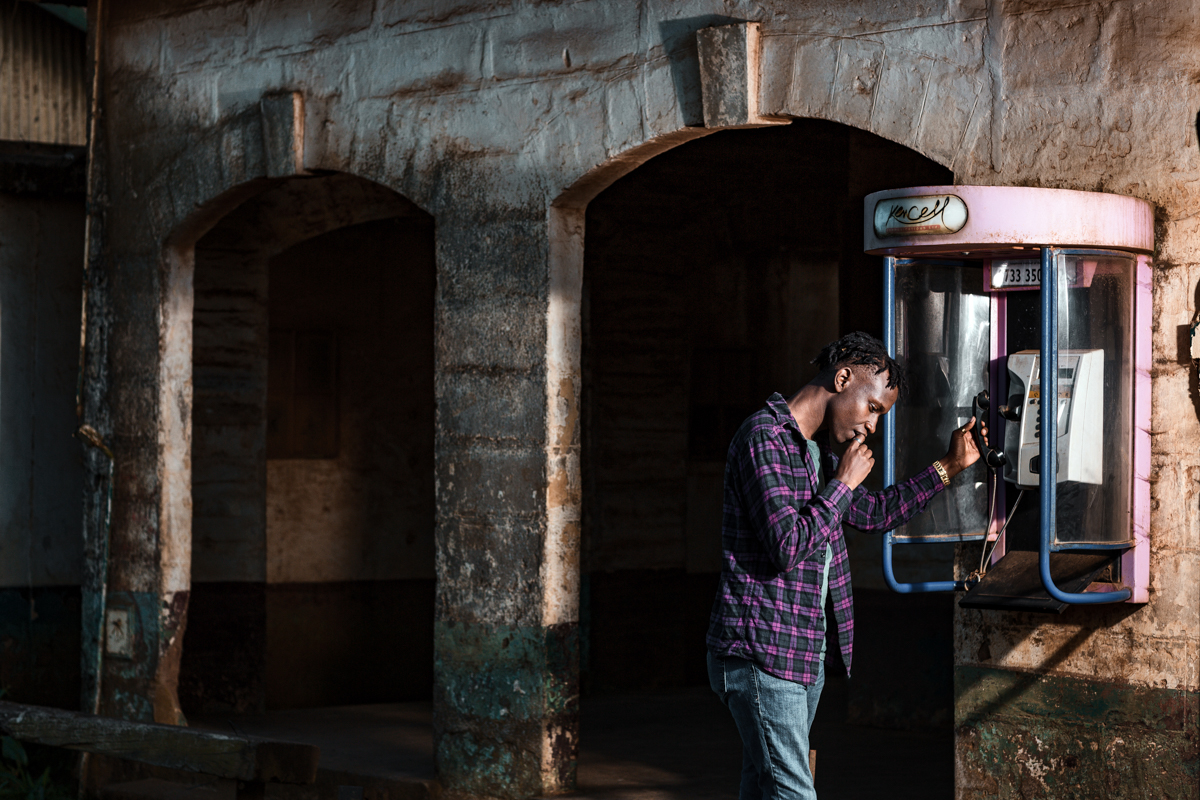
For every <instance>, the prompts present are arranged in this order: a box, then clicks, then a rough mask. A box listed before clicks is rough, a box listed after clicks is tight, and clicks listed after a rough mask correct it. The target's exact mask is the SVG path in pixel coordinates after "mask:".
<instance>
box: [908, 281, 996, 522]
mask: <svg viewBox="0 0 1200 800" xmlns="http://www.w3.org/2000/svg"><path fill="white" fill-rule="evenodd" d="M981 267H982V263H980V262H960V261H936V260H926V259H911V260H910V259H905V260H897V262H896V315H895V325H896V331H895V334H896V340H895V341H896V356H897V358H898V360H899V361H900V363H901V364H903V365H904V366H905V368H906V370H907V372H908V383H909V387H908V396H907V397H906V398H905V399H904V400H903V401H902V402H900V403H898V404H897V405H896V412H895V425H896V477H897V478H898V479H901V480H903V479H904V478H907V477H908V476H910V475H912V474H914V473H916V472H919V471H920V470H923V469H925V468H926V467H928V466H929V465H930V464H931V463H933V462H934V460H936V459H938V458H940V457H942V456H943V455H945V453H946V444H947V443H948V442H949V441H950V435H951V433H953V432H954V430H955V428H959V427H961V426H962V425H964V424H966V422H967V421H968V420H969V419H970V418H971V416H972V414H973V412H972V408H971V401H972V399H973V398H974V397H975V395H976V394H978V393H979V392H980V391H981V390H983V389H986V388H987V386H988V366H989V360H990V359H989V353H990V347H989V337H990V326H991V322H990V314H991V298H990V297H989V295H988V294H986V293H985V292H984V285H983V270H982V269H981ZM990 491H991V487H990V486H989V484H988V475H987V471H986V469H985V468H984V467H983V465H978V466H973V467H971V468H970V469H968V470H967V471H965V472H964V473H963V474H962V475H960V476H959V477H958V478H957V479H956V480H955V481H954V482H953V483H951V485H950V487H949V488H948V489H947V490H946V491H944V492H940V493H939V494H938V495H937V496H936V497H935V498H934V499H933V500H932V501H931V502H930V504H929V506H928V508H927V509H926V513H924V514H921V515H919V516H917V517H915V518H913V519H912V520H911V521H910V522H909V523H908V524H907V525H904V526H902V527H901V528H899V529H898V530H896V531H895V533H894V540H895V541H896V542H897V543H904V542H910V543H918V542H961V541H970V540H973V539H981V538H983V537H984V536H985V535H986V532H987V530H988V527H989V525H988V518H987V512H988V505H989V492H990Z"/></svg>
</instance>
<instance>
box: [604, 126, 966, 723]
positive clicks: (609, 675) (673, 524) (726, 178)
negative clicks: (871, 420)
mask: <svg viewBox="0 0 1200 800" xmlns="http://www.w3.org/2000/svg"><path fill="white" fill-rule="evenodd" d="M952 182H953V175H952V174H951V173H950V172H949V171H948V170H946V169H944V168H943V167H941V166H939V165H937V164H935V163H933V162H932V161H929V160H928V159H926V158H924V157H922V156H921V155H919V154H917V153H915V152H913V151H911V150H908V149H907V148H904V147H901V146H899V145H896V144H894V143H892V142H889V141H887V140H884V139H882V138H880V137H877V136H874V135H872V134H868V133H865V132H862V131H859V130H856V129H853V128H850V127H846V126H843V125H839V124H836V123H831V122H824V121H819V120H796V121H795V122H793V123H792V124H791V125H787V126H782V127H778V128H767V129H758V130H744V131H728V132H722V133H717V134H714V135H712V136H709V137H706V138H703V139H700V140H698V141H695V142H692V143H689V144H686V145H683V146H681V147H679V148H677V149H675V150H672V151H669V152H667V153H666V154H664V155H661V156H658V157H656V158H654V159H652V160H651V161H649V162H647V163H646V164H644V165H643V166H641V167H639V168H638V169H637V170H635V171H634V172H632V173H630V174H629V175H628V176H626V177H624V178H622V179H621V180H619V181H617V182H616V183H615V184H614V185H612V186H611V187H609V188H608V189H607V190H605V191H604V192H602V193H601V194H600V195H599V196H598V197H597V198H596V199H595V200H594V201H592V203H591V204H590V205H589V207H588V210H587V225H586V231H587V234H586V235H587V239H586V253H585V268H584V312H583V315H584V320H583V321H584V355H583V370H584V396H583V401H584V419H585V425H584V433H583V437H584V438H583V474H584V501H583V502H584V506H583V515H584V523H583V530H584V540H583V541H584V544H583V554H582V563H583V573H584V578H583V587H584V589H583V595H584V596H583V603H582V615H581V616H582V623H583V629H584V642H585V644H584V652H583V686H584V690H585V692H586V693H590V694H593V695H594V694H602V693H611V692H625V691H640V690H650V689H663V688H669V687H682V686H703V685H705V684H706V683H707V677H706V673H705V667H704V653H705V644H704V638H705V632H706V630H707V625H708V617H709V612H710V610H711V607H712V601H713V595H714V591H715V587H716V580H717V575H718V573H719V570H720V526H721V505H722V492H721V488H722V479H723V470H724V461H725V450H726V448H727V447H728V444H729V441H730V439H731V437H732V435H733V433H734V431H735V430H736V428H737V426H738V425H739V424H740V423H741V422H742V420H743V419H745V417H746V416H748V415H749V414H750V413H752V412H753V411H755V410H757V409H758V408H761V407H762V405H763V404H764V403H765V401H766V399H767V397H768V396H769V395H770V394H771V393H772V392H775V391H778V392H780V393H782V394H784V395H785V396H786V395H787V394H789V393H790V392H794V391H795V390H796V389H798V388H799V387H800V386H802V385H803V384H804V383H805V382H807V381H808V380H809V379H811V377H813V375H814V374H815V368H814V367H813V365H812V364H811V363H810V362H811V359H812V358H813V357H814V356H815V355H816V354H817V352H818V350H819V349H820V348H821V347H822V346H823V345H824V344H825V343H827V342H828V341H831V340H832V339H835V338H836V337H837V336H838V335H840V334H841V333H844V332H848V331H853V330H865V331H867V332H869V333H872V334H874V335H877V336H878V335H880V333H881V330H880V326H881V322H882V291H881V281H882V277H881V273H880V263H879V259H877V258H873V257H868V256H865V255H864V254H863V252H862V248H863V237H862V231H863V228H862V226H863V221H862V220H863V198H864V197H865V196H866V195H867V194H869V193H870V192H873V191H877V190H880V189H885V188H894V187H898V186H916V185H937V184H949V183H952ZM875 444H876V447H877V446H878V443H875ZM876 473H878V470H876ZM873 477H874V479H875V480H876V487H875V488H878V481H879V475H878V474H875V475H874V476H873ZM848 540H849V543H850V547H851V559H852V570H853V573H854V578H855V597H856V607H857V615H856V620H857V625H856V627H857V635H856V650H855V676H856V677H855V685H854V691H853V692H852V694H851V696H850V699H849V704H850V715H851V717H857V719H858V720H859V721H862V722H867V723H871V724H880V725H900V726H909V725H912V726H922V725H935V726H936V725H949V723H950V716H949V713H950V709H951V696H950V695H951V671H950V669H951V614H952V606H951V601H952V598H948V597H938V598H932V599H929V598H920V599H916V600H913V599H911V598H905V599H903V600H898V599H897V598H896V597H895V596H894V595H891V593H890V592H888V591H887V590H886V588H885V587H884V584H883V581H882V578H881V577H880V569H879V561H880V558H879V539H878V538H877V537H875V536H868V535H865V534H851V535H849V536H848ZM952 557H953V552H952V550H948V549H947V550H941V551H935V550H933V549H931V550H928V551H925V552H921V553H916V552H911V553H903V554H901V557H900V558H901V559H903V560H901V561H899V562H898V567H897V569H898V570H910V571H911V570H914V569H915V570H919V569H944V570H949V569H951V568H952V566H951V560H952ZM908 574H911V572H910V573H908ZM905 604H907V605H905ZM833 650H834V651H836V648H833ZM833 658H835V659H836V658H837V657H836V656H833ZM897 660H899V662H901V663H903V664H905V665H906V667H914V668H915V672H916V674H918V675H920V676H921V678H920V679H919V680H911V675H912V674H913V673H912V672H905V670H896V669H895V666H896V663H897ZM872 665H874V666H872ZM839 669H840V666H838V667H831V670H830V671H831V672H836V671H838V670H839ZM896 673H899V675H908V676H909V677H908V678H903V679H902V678H900V677H899V675H896ZM893 675H895V677H889V676H893ZM905 682H907V684H908V685H905ZM843 696H845V695H843Z"/></svg>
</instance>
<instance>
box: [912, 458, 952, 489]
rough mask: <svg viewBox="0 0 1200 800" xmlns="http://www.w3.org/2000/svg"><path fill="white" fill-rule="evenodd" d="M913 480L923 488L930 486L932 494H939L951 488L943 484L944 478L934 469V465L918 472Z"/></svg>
mask: <svg viewBox="0 0 1200 800" xmlns="http://www.w3.org/2000/svg"><path fill="white" fill-rule="evenodd" d="M913 478H914V479H915V480H916V481H917V483H918V484H920V485H921V486H928V487H929V490H930V493H931V494H937V493H938V492H940V491H943V490H945V489H948V488H950V487H948V486H947V485H946V484H944V483H942V476H941V475H938V471H937V470H936V469H934V468H933V464H930V465H929V466H928V467H926V468H925V469H923V470H921V471H920V472H918V473H917V474H916V475H914V476H913ZM952 480H953V479H952Z"/></svg>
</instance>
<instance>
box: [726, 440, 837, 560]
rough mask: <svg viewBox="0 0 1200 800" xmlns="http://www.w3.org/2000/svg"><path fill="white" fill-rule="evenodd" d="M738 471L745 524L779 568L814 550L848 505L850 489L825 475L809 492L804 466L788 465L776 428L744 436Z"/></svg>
mask: <svg viewBox="0 0 1200 800" xmlns="http://www.w3.org/2000/svg"><path fill="white" fill-rule="evenodd" d="M739 472H740V476H739V484H740V486H741V495H742V501H743V504H744V507H745V509H746V512H747V514H748V516H749V521H750V525H751V527H752V528H753V530H754V532H755V535H756V536H757V537H758V540H759V542H760V543H761V545H762V546H763V548H764V550H765V551H766V552H767V554H768V555H769V556H770V558H771V561H772V563H773V564H774V565H775V567H776V568H777V569H779V570H780V571H781V572H788V571H790V570H792V569H794V568H795V567H796V565H797V564H799V563H800V562H801V561H803V560H804V559H806V558H808V557H810V556H812V555H813V554H814V553H816V552H818V551H819V548H822V547H824V546H825V545H826V544H828V542H829V540H830V537H832V536H833V535H834V533H835V532H836V531H838V530H840V529H841V521H842V517H843V516H844V515H845V514H846V511H847V510H848V509H849V508H850V501H851V497H852V495H851V492H850V489H849V488H848V487H847V486H846V485H845V484H844V483H842V482H841V481H836V480H831V481H829V483H828V484H827V485H826V486H825V488H824V490H822V492H821V493H820V494H818V495H816V496H814V497H811V498H810V497H809V495H808V487H809V485H810V484H811V476H810V475H809V472H808V469H807V467H805V466H800V467H798V468H797V467H793V465H792V462H791V458H790V457H789V453H788V449H787V446H786V444H785V443H784V442H782V441H781V440H780V439H779V437H778V434H777V433H776V432H774V431H770V430H760V431H756V432H755V433H753V434H752V435H751V436H750V437H749V440H748V442H747V449H746V452H745V457H744V458H743V459H742V463H741V467H740V470H739Z"/></svg>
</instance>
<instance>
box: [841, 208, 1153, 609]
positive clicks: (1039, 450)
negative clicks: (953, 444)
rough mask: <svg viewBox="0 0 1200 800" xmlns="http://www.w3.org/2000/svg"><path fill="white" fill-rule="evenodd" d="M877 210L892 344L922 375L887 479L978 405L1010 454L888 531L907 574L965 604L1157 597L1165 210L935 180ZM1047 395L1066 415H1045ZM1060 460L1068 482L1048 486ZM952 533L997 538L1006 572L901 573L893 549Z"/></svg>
mask: <svg viewBox="0 0 1200 800" xmlns="http://www.w3.org/2000/svg"><path fill="white" fill-rule="evenodd" d="M863 223H864V224H863V238H864V249H865V251H866V252H867V253H868V254H871V255H880V256H883V257H884V320H883V322H884V342H885V344H887V346H888V350H889V352H890V353H891V354H892V355H893V356H894V357H896V358H897V359H898V360H899V361H900V362H901V363H902V364H905V366H906V368H907V370H908V372H909V376H910V385H911V389H910V392H909V396H908V398H907V399H906V400H904V401H901V403H899V404H897V407H896V408H894V409H893V410H892V411H891V412H890V413H889V414H888V415H887V418H886V419H885V420H884V424H883V426H882V427H883V433H884V458H883V465H884V469H883V473H884V475H883V478H884V485H885V486H890V485H892V484H893V483H894V482H895V480H896V478H897V477H899V478H907V477H908V476H909V475H911V474H914V473H915V472H917V471H919V470H920V469H921V468H923V467H926V466H928V464H929V463H931V461H932V460H933V459H934V458H937V457H938V456H939V455H940V453H937V452H936V447H941V448H943V449H944V447H945V442H946V439H947V437H948V435H949V432H951V431H953V430H954V428H955V427H956V426H961V425H962V424H963V423H965V422H966V421H967V420H968V419H969V418H970V416H971V415H972V411H973V410H974V411H975V412H976V413H978V415H979V416H984V417H985V418H986V421H987V423H988V428H989V439H990V441H989V446H990V448H992V449H996V450H997V451H1000V452H1002V453H1003V457H998V458H999V460H1001V461H1003V460H1007V463H1006V465H1005V466H1003V468H998V469H996V470H995V471H994V473H993V471H991V470H988V469H987V468H986V467H984V466H982V465H979V466H972V467H971V468H968V470H966V471H964V472H963V473H962V474H961V475H960V476H958V478H957V479H956V480H955V482H954V483H952V484H951V486H950V487H948V488H947V489H946V490H945V491H944V492H941V493H939V496H938V497H935V498H934V500H933V501H932V502H931V503H930V506H929V507H928V508H927V510H926V512H925V513H924V514H922V515H919V516H918V517H917V518H915V519H913V520H911V521H910V522H909V523H908V524H906V525H905V526H903V527H902V528H900V529H897V530H896V531H892V532H889V533H887V534H885V535H884V537H883V547H884V553H883V556H884V558H883V562H884V577H885V579H886V580H887V582H888V584H889V586H891V587H892V589H894V590H895V591H899V592H905V593H907V592H923V591H953V590H964V589H969V590H970V591H969V592H968V594H967V596H966V598H964V600H963V601H962V604H963V605H964V606H972V605H974V606H976V607H983V608H1011V609H1027V610H1043V611H1062V610H1063V609H1064V608H1066V607H1067V606H1068V605H1069V604H1094V603H1100V602H1117V601H1126V602H1146V601H1147V600H1148V586H1149V514H1150V492H1149V472H1150V440H1149V428H1150V366H1151V348H1150V334H1151V313H1152V303H1151V295H1152V287H1151V274H1150V269H1151V265H1150V254H1151V253H1152V252H1153V248H1154V209H1153V207H1152V206H1151V205H1150V204H1149V203H1147V202H1146V201H1144V200H1140V199H1137V198H1133V197H1125V196H1121V195H1115V194H1107V193H1101V192H1081V191H1073V190H1065V189H1041V188H1033V187H1020V186H918V187H909V188H904V189H895V190H889V191H883V192H875V193H873V194H870V195H867V197H866V199H865V201H864V215H863ZM1055 362H1057V364H1058V369H1057V370H1045V371H1044V373H1045V374H1043V370H1041V368H1040V364H1042V363H1055ZM981 390H985V391H986V392H987V394H984V393H983V392H982V391H981ZM977 393H978V394H977ZM992 398H994V399H995V402H990V399H992ZM1042 398H1047V401H1046V402H1045V403H1044V404H1043V400H1042ZM976 402H982V403H984V404H987V405H985V406H984V409H985V410H984V411H982V412H981V411H978V409H979V406H977V405H975V403H976ZM1043 407H1047V408H1052V409H1056V413H1053V414H1048V415H1046V419H1043V415H1042V413H1041V410H1042V408H1043ZM1043 432H1048V433H1049V435H1048V436H1046V437H1045V438H1044V439H1043V438H1042V433H1043ZM934 440H938V441H937V444H936V445H934V444H932V442H934ZM1001 447H1002V448H1003V449H1002V451H1001ZM1046 465H1050V466H1052V468H1053V474H1055V475H1056V480H1054V481H1045V485H1044V486H1043V485H1042V477H1041V476H1042V475H1046V474H1048V473H1047V472H1046V470H1045V467H1046ZM1006 489H1007V491H1006ZM1027 494H1028V495H1030V499H1029V500H1028V501H1026V502H1025V506H1024V507H1023V508H1019V507H1018V506H1020V505H1021V502H1022V498H1023V497H1025V496H1026V495H1027ZM1014 501H1015V506H1014ZM1035 505H1036V508H1035V507H1033V506H1035ZM989 512H990V513H989ZM1006 522H1007V523H1008V525H1009V527H1007V528H1006V527H1005V523H1006ZM1035 536H1036V541H1034V537H1035ZM950 541H952V542H967V541H979V542H981V544H980V546H981V547H985V546H986V547H990V548H992V550H991V561H990V564H991V567H990V568H989V567H987V565H985V564H984V563H983V562H982V560H981V570H980V571H979V572H977V573H973V575H972V577H971V578H969V579H966V580H946V581H932V582H925V583H902V582H900V581H898V580H897V579H896V578H895V576H894V575H893V571H892V559H891V549H892V546H893V545H900V544H921V543H930V542H950ZM989 542H990V544H988V543H989ZM985 552H987V551H985Z"/></svg>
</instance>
